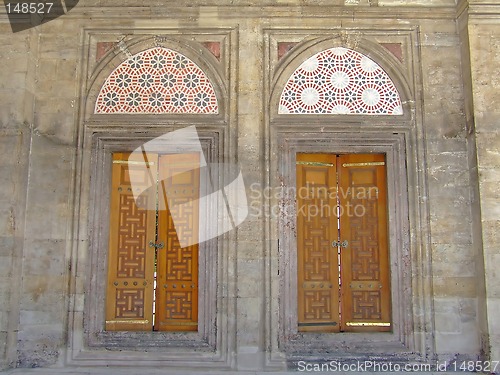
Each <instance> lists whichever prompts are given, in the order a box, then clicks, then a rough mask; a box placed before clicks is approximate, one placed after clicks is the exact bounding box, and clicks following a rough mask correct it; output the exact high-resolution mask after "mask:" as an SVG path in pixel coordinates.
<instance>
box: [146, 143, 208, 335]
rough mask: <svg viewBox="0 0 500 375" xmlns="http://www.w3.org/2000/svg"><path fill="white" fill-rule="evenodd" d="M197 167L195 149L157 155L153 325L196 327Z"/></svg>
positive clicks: (168, 328)
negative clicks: (162, 206)
mask: <svg viewBox="0 0 500 375" xmlns="http://www.w3.org/2000/svg"><path fill="white" fill-rule="evenodd" d="M199 167H200V155H199V154H198V153H191V154H172V155H162V156H160V170H159V180H160V189H159V190H160V194H162V195H163V199H161V202H162V203H166V207H165V209H160V210H159V212H158V222H159V225H158V242H159V243H163V244H164V245H165V246H164V248H162V249H159V250H158V263H157V292H156V302H157V305H156V317H155V330H159V331H197V330H198V227H199V224H198V220H199V212H198V211H199V201H198V199H199V198H200V170H199ZM181 243H183V244H188V246H185V247H182V246H181Z"/></svg>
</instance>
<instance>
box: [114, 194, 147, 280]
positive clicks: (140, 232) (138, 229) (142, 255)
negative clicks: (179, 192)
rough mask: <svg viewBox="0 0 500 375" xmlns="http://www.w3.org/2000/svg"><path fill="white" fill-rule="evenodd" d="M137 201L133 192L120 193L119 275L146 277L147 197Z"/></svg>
mask: <svg viewBox="0 0 500 375" xmlns="http://www.w3.org/2000/svg"><path fill="white" fill-rule="evenodd" d="M139 199H140V200H141V202H140V203H139V202H138V203H136V202H135V200H134V196H133V195H132V194H129V195H125V194H122V195H120V213H119V216H118V218H119V232H118V259H117V271H116V274H117V277H119V278H120V277H140V278H144V277H146V273H145V272H146V251H147V249H148V245H147V238H146V235H147V215H148V211H147V210H144V209H141V208H139V207H138V205H140V207H147V206H146V205H147V197H144V196H142V197H139Z"/></svg>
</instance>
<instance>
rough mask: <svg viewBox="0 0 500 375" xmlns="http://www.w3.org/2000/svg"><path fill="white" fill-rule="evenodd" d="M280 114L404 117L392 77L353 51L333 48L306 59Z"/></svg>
mask: <svg viewBox="0 0 500 375" xmlns="http://www.w3.org/2000/svg"><path fill="white" fill-rule="evenodd" d="M278 113H280V114H287V113H292V114H366V115H401V114H402V113H403V110H402V107H401V98H400V96H399V93H398V91H397V88H396V86H395V85H394V83H393V82H392V80H391V78H390V77H389V75H388V74H387V73H386V72H385V71H384V70H383V69H382V68H381V67H380V66H379V65H378V64H377V63H375V62H374V61H373V60H371V59H370V58H368V57H367V56H365V55H363V54H361V53H359V52H356V51H354V50H351V49H347V48H342V47H336V48H331V49H328V50H325V51H322V52H319V53H317V54H316V55H314V56H312V57H310V58H309V59H307V60H306V61H305V62H304V63H302V65H300V66H299V67H298V68H297V69H296V70H295V72H294V73H293V74H292V76H291V77H290V79H289V80H288V82H287V83H286V85H285V88H284V89H283V92H282V94H281V98H280V103H279V110H278Z"/></svg>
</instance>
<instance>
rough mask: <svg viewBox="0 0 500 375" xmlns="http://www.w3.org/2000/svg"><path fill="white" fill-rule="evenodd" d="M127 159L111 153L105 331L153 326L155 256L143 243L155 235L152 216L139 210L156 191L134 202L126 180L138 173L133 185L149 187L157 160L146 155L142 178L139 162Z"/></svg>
mask: <svg viewBox="0 0 500 375" xmlns="http://www.w3.org/2000/svg"><path fill="white" fill-rule="evenodd" d="M129 157H131V155H130V154H128V153H119V152H117V153H114V154H113V164H112V176H111V197H110V215H109V216H110V217H109V250H108V285H107V299H106V326H105V328H106V330H111V331H146V330H151V327H152V324H151V318H152V307H153V273H154V268H155V254H154V251H152V250H151V248H150V247H149V245H148V243H149V241H151V240H154V239H155V236H156V234H155V232H156V213H155V211H153V210H146V209H144V208H143V207H148V205H147V203H148V201H153V202H154V201H155V199H156V198H155V197H156V190H155V189H154V188H153V189H149V190H146V189H145V190H146V192H145V193H144V194H143V195H141V196H139V197H138V198H137V199H134V195H133V194H132V186H131V182H130V181H131V180H130V175H131V174H136V175H138V174H140V176H141V178H139V179H137V181H142V185H143V187H145V188H147V187H149V186H150V185H151V179H152V177H151V176H155V175H156V173H157V172H156V166H157V161H155V160H154V159H155V157H156V156H155V155H151V154H148V157H149V158H150V160H151V163H150V168H149V171H148V172H147V173H145V172H144V171H143V169H144V168H142V170H141V168H139V166H138V165H137V164H136V163H138V161H129ZM142 167H144V165H142ZM154 179H156V178H154ZM134 187H138V186H134ZM141 187H142V186H141Z"/></svg>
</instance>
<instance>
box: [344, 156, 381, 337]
mask: <svg viewBox="0 0 500 375" xmlns="http://www.w3.org/2000/svg"><path fill="white" fill-rule="evenodd" d="M337 170H338V176H339V202H340V207H342V208H343V211H344V212H343V215H340V242H343V241H347V242H348V245H347V247H345V248H343V247H341V280H342V287H341V296H342V305H341V306H342V307H341V311H342V327H341V329H342V331H351V332H356V331H390V330H391V323H390V322H391V305H390V301H391V296H390V277H389V275H390V272H389V252H388V250H389V249H388V241H387V238H388V237H387V235H388V233H387V231H388V225H387V219H388V218H387V187H386V186H387V184H386V168H385V155H380V154H378V155H377V154H350V155H341V156H339V158H338V168H337ZM348 210H351V211H350V212H348Z"/></svg>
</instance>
